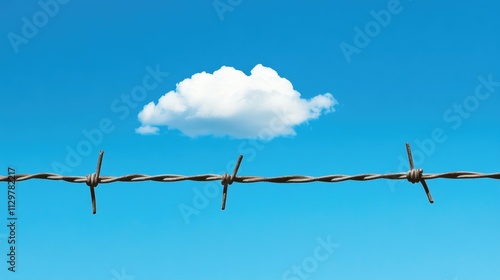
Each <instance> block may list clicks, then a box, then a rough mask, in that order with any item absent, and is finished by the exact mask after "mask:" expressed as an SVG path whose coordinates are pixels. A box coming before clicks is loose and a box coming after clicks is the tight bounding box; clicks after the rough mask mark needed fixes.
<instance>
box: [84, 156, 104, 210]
mask: <svg viewBox="0 0 500 280" xmlns="http://www.w3.org/2000/svg"><path fill="white" fill-rule="evenodd" d="M103 156H104V151H101V152H100V153H99V158H98V159H97V168H96V171H95V173H93V174H90V175H88V176H87V181H86V184H87V186H89V187H90V199H91V200H92V214H95V213H96V211H97V210H96V200H95V190H94V188H95V187H97V185H98V184H99V179H100V178H99V175H100V174H101V165H102V157H103Z"/></svg>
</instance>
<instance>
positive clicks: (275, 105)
mask: <svg viewBox="0 0 500 280" xmlns="http://www.w3.org/2000/svg"><path fill="white" fill-rule="evenodd" d="M335 104H337V102H336V100H335V99H334V98H333V96H332V95H331V94H330V93H325V94H322V95H317V96H315V97H313V98H312V99H309V100H306V99H302V98H301V97H300V93H299V92H298V91H296V90H294V89H293V86H292V83H291V82H290V81H288V80H287V79H285V78H282V77H280V76H279V75H278V73H277V72H276V71H274V70H273V69H272V68H269V67H265V66H262V65H261V64H258V65H257V66H255V67H254V68H253V69H252V71H251V74H250V75H249V76H247V75H246V74H245V73H243V72H242V71H240V70H236V69H234V68H233V67H227V66H222V67H221V68H220V69H219V70H217V71H215V72H214V73H213V74H210V73H206V72H201V73H197V74H194V75H193V76H192V77H191V78H187V79H185V80H183V81H182V82H180V83H178V84H177V88H176V89H175V90H172V91H169V92H168V93H166V94H165V95H163V96H162V97H161V98H160V99H159V100H158V102H157V104H155V103H154V102H150V103H149V104H147V105H146V106H144V108H143V109H142V111H141V112H140V113H139V116H138V117H139V121H140V122H141V124H142V125H141V127H139V128H137V129H136V132H137V133H141V134H151V133H153V134H157V133H158V126H167V127H168V128H169V129H177V130H180V131H181V132H182V133H183V134H185V135H188V136H190V137H195V136H201V135H214V136H224V135H228V136H231V137H235V138H260V139H263V138H265V139H272V138H274V137H278V136H287V135H295V131H294V129H293V127H294V126H296V125H299V124H302V123H304V122H307V121H308V120H311V119H317V118H319V116H320V115H321V114H324V113H329V112H333V111H334V105H335Z"/></svg>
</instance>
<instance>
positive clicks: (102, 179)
mask: <svg viewBox="0 0 500 280" xmlns="http://www.w3.org/2000/svg"><path fill="white" fill-rule="evenodd" d="M406 151H407V154H408V161H409V164H410V170H409V171H408V172H399V173H387V174H358V175H326V176H320V177H311V176H304V175H287V176H278V177H260V176H237V173H238V169H239V167H240V164H241V161H242V160H243V156H242V155H240V156H239V157H238V161H237V162H236V165H235V167H234V170H233V174H232V175H229V174H228V173H225V174H223V175H218V174H202V175H192V176H185V175H176V174H162V175H144V174H129V175H123V176H116V177H115V176H100V172H101V165H102V158H103V155H104V151H101V152H100V154H99V158H98V160H97V168H96V172H95V173H92V174H89V175H87V176H62V175H59V174H54V173H37V174H13V175H9V176H0V182H18V181H26V180H31V179H45V180H61V181H66V182H70V183H86V184H87V186H89V187H90V196H91V200H92V213H93V214H95V213H96V199H95V190H94V189H95V188H96V187H97V185H98V184H99V183H101V184H108V183H114V182H144V181H155V182H179V181H198V182H207V181H218V180H220V181H221V184H222V185H223V186H224V188H223V191H222V210H224V209H225V208H226V200H227V191H228V186H229V185H231V184H232V183H234V182H237V183H258V182H267V183H312V182H326V183H336V182H343V181H370V180H377V179H389V180H403V179H406V180H408V181H409V182H411V183H412V184H414V183H418V182H420V183H421V184H422V187H423V188H424V191H425V193H426V195H427V199H428V200H429V202H430V203H434V200H433V198H432V195H431V193H430V191H429V188H428V186H427V183H426V181H425V180H428V179H438V178H444V179H480V178H489V179H500V173H479V172H470V171H454V172H446V173H437V174H423V170H422V169H419V168H414V165H413V157H412V153H411V148H410V144H408V143H406Z"/></svg>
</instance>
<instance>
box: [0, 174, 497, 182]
mask: <svg viewBox="0 0 500 280" xmlns="http://www.w3.org/2000/svg"><path fill="white" fill-rule="evenodd" d="M12 177H14V178H15V180H16V181H26V180H31V179H43V180H61V181H66V182H70V183H86V182H87V176H62V175H59V174H54V173H37V174H15V175H11V176H0V182H7V181H9V180H12V179H9V178H12ZM224 178H225V177H224V175H218V174H202V175H192V176H185V175H176V174H162V175H152V176H151V175H145V174H129V175H123V176H117V177H115V176H100V177H99V179H98V183H99V184H107V183H114V182H143V181H155V182H179V181H198V182H208V181H218V180H223V179H224ZM421 178H422V179H425V180H427V179H438V178H443V179H481V178H483V179H484V178H488V179H500V173H479V172H469V171H455V172H446V173H437V174H431V173H429V174H422V175H421ZM377 179H389V180H403V179H408V172H400V173H388V174H358V175H327V176H321V177H311V176H304V175H287V176H277V177H260V176H234V179H233V181H234V182H238V183H258V182H267V183H311V182H327V183H335V182H343V181H370V180H377Z"/></svg>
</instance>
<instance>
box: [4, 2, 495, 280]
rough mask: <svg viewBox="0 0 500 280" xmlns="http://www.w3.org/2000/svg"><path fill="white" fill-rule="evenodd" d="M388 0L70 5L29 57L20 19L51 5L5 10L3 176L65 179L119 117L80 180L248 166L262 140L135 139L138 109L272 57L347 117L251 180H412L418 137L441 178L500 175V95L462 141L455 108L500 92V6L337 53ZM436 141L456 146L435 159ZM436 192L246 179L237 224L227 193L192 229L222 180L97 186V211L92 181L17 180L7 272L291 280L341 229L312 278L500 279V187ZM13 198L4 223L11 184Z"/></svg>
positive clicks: (448, 186) (419, 8)
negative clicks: (192, 82)
mask: <svg viewBox="0 0 500 280" xmlns="http://www.w3.org/2000/svg"><path fill="white" fill-rule="evenodd" d="M42 1H43V0H42ZM222 2H223V3H226V1H224V0H222ZM331 2H335V3H331ZM232 3H237V1H233V2H232ZM387 5H388V1H386V0H384V1H378V0H377V1H356V2H352V1H309V2H305V1H248V0H244V1H242V2H241V3H240V4H239V5H236V6H235V7H234V8H233V9H232V10H231V11H226V12H225V13H223V14H222V17H219V15H218V13H217V11H216V10H215V8H214V6H213V3H212V1H140V3H139V2H134V3H130V2H120V3H118V2H116V3H115V2H114V3H108V2H102V1H77V0H71V1H70V2H69V3H67V4H64V5H60V7H59V11H58V13H57V14H56V15H55V16H54V17H50V18H49V20H48V22H47V24H46V25H45V26H43V27H41V28H39V30H38V31H37V33H36V35H35V36H34V37H33V38H30V39H29V40H28V42H27V43H26V44H21V45H19V46H18V48H19V51H18V52H17V53H16V52H15V51H14V48H13V47H12V45H11V43H10V41H9V39H8V34H9V33H10V32H13V33H16V34H21V29H22V27H23V24H24V23H23V21H22V18H23V17H26V18H28V19H29V20H30V21H32V19H33V15H34V14H35V13H37V12H39V11H41V7H40V5H39V4H38V3H37V1H31V0H30V1H21V2H15V1H3V2H2V3H1V4H0V18H1V23H2V24H1V25H0V34H1V35H2V36H1V37H0V38H1V39H0V50H1V52H0V53H1V55H0V63H1V64H0V65H1V73H0V74H1V79H0V94H1V99H0V100H1V101H0V102H1V105H2V106H1V110H0V117H1V122H2V128H3V129H2V132H1V133H2V134H1V140H0V141H1V145H0V155H1V156H0V167H1V168H2V169H3V170H4V171H2V174H3V175H5V174H6V173H7V167H14V168H15V169H16V172H17V173H19V174H21V173H38V172H55V171H54V169H53V167H52V166H53V163H54V162H60V163H64V162H65V157H66V155H67V147H70V148H73V149H75V147H76V146H77V145H78V144H79V143H80V142H81V141H85V137H84V136H83V134H82V130H92V129H97V128H98V127H99V122H100V121H101V120H102V119H104V118H109V119H110V120H111V121H112V123H113V125H114V127H115V129H114V131H113V132H111V133H107V134H105V135H104V136H103V138H102V141H101V142H100V143H99V144H98V145H93V146H92V151H91V152H90V153H89V155H87V156H83V157H82V159H81V163H80V164H78V165H76V166H75V167H73V168H71V170H68V171H67V172H66V173H65V175H86V174H89V173H92V172H94V171H95V165H96V161H97V156H98V153H99V151H100V150H104V151H105V155H104V161H103V166H102V175H114V176H116V175H123V174H131V173H143V174H163V173H174V174H186V175H191V174H203V173H216V174H222V173H223V172H226V171H227V172H231V168H232V163H233V162H234V161H235V160H236V158H237V156H238V155H239V154H240V153H242V151H241V149H239V148H238V147H239V146H240V145H246V146H247V147H250V146H249V145H250V144H249V143H248V141H247V140H241V139H240V140H238V139H229V138H213V137H201V138H197V139H190V138H188V137H185V136H182V135H181V134H180V133H179V132H177V131H169V132H168V133H162V134H161V135H157V136H144V135H138V134H136V133H135V132H134V129H135V128H136V127H138V126H139V125H140V123H139V122H138V120H137V114H138V113H139V111H140V109H141V108H142V106H143V105H145V104H146V103H148V102H150V101H156V100H158V98H159V97H160V96H162V95H163V94H164V93H166V92H167V91H170V90H172V89H175V84H176V83H178V82H180V81H182V80H183V79H185V78H187V77H190V76H191V75H192V74H194V73H197V72H201V71H207V72H213V71H215V70H217V69H219V68H220V67H221V66H223V65H228V66H233V67H235V68H236V69H240V70H242V71H244V72H245V73H247V74H248V73H249V71H250V70H251V69H252V68H253V67H254V66H255V65H256V64H258V63H262V64H263V65H265V66H268V67H272V68H273V69H275V70H276V71H278V73H279V74H280V75H281V76H282V77H285V78H287V79H289V80H290V81H291V82H292V83H293V85H294V87H295V89H296V90H298V91H299V92H301V94H302V96H303V98H311V97H313V96H315V95H317V94H322V93H325V92H331V93H332V94H333V95H334V97H335V98H336V99H337V100H338V101H339V105H338V106H337V107H336V112H335V113H332V114H328V115H325V116H322V117H320V118H319V119H318V120H315V121H311V122H310V123H309V124H305V125H302V126H300V127H297V136H295V137H293V138H277V139H274V140H273V141H271V142H267V143H261V142H259V143H258V144H259V147H260V148H262V149H255V148H254V149H252V150H251V152H248V151H247V152H246V153H245V152H243V155H244V156H245V158H244V159H243V163H242V166H241V168H240V171H239V174H240V175H260V176H277V175H286V174H304V175H313V176H319V175H327V174H358V173H372V172H373V173H388V172H399V171H406V170H408V165H407V163H406V151H405V146H404V144H405V143H406V142H409V143H410V144H411V145H412V148H413V151H414V153H415V163H416V165H417V167H418V168H423V169H424V172H427V173H438V172H445V171H456V170H468V171H480V172H499V171H500V130H499V122H500V114H499V109H498V108H499V105H500V88H496V91H494V92H493V93H491V95H490V96H489V98H487V99H486V100H480V102H479V103H478V106H477V108H475V109H474V110H471V111H469V112H467V113H468V114H469V115H468V117H467V118H465V117H458V119H460V120H461V121H462V122H461V124H460V125H457V127H456V129H453V126H454V125H455V121H450V120H448V121H447V120H446V119H445V118H444V114H445V113H446V112H447V111H448V110H450V109H451V110H453V106H454V104H463V103H464V101H465V100H470V96H473V95H474V91H475V88H476V87H477V86H478V85H479V84H480V82H479V81H478V77H479V76H483V77H488V75H492V79H493V80H495V81H500V66H499V64H498V62H499V61H500V52H499V49H500V36H498V30H499V29H500V17H498V10H499V8H500V6H499V5H498V4H497V3H495V2H494V1H465V2H460V3H457V2H456V1H444V2H439V3H436V2H432V1H421V0H418V1H416V0H414V1H401V3H400V6H401V7H402V11H401V12H400V13H398V14H393V15H392V18H391V21H390V23H389V24H388V25H387V26H386V27H382V28H381V30H380V32H378V33H377V34H376V36H374V37H373V38H371V41H370V43H369V44H368V45H367V46H366V47H364V48H361V49H360V52H359V53H357V54H353V55H352V56H351V57H350V58H351V62H350V63H348V62H347V60H346V58H345V56H344V55H343V53H342V51H341V49H340V47H339V45H340V44H341V43H342V42H345V43H348V44H351V45H353V44H354V37H355V34H356V32H355V30H354V28H355V27H359V28H361V29H364V28H365V26H366V25H367V24H368V23H369V22H370V21H373V19H374V18H373V16H372V15H371V14H370V11H375V12H378V11H380V10H382V9H387ZM156 65H158V66H159V67H160V69H161V70H162V71H165V72H169V73H170V75H169V76H168V77H167V78H165V79H164V81H163V82H162V83H161V84H159V86H158V87H156V88H155V89H154V90H152V91H149V92H148V96H147V97H146V98H145V99H144V100H143V101H142V102H140V103H138V105H137V107H135V108H130V110H131V111H130V114H129V115H128V116H127V117H126V118H124V119H120V118H119V117H120V115H119V114H117V113H116V112H113V111H112V109H111V104H112V103H113V101H114V100H117V99H118V100H119V99H120V98H121V95H124V94H130V91H131V89H132V88H134V87H135V86H137V85H140V84H141V83H142V78H143V77H144V76H145V75H146V74H147V71H146V70H145V69H146V67H148V66H150V67H153V68H154V67H156ZM467 98H469V99H467ZM450 114H451V115H450V116H453V117H454V118H455V120H457V116H459V115H458V114H456V113H453V112H452V113H450ZM435 129H442V130H443V131H444V138H445V139H446V140H444V142H442V143H437V142H433V143H434V144H435V146H434V148H433V149H430V148H432V147H430V146H428V147H427V150H426V149H425V148H422V147H419V143H422V142H423V141H424V140H425V139H427V143H428V141H429V140H428V139H430V137H432V132H433V131H434V130H435ZM163 131H165V130H163ZM242 143H243V144H242ZM419 155H420V156H419ZM401 162H404V165H403V164H401ZM226 166H227V167H226ZM428 184H429V187H430V189H431V192H432V194H433V196H434V199H435V201H436V202H435V203H434V204H433V205H431V204H429V202H428V201H427V199H426V197H425V194H424V192H423V190H422V187H421V186H420V185H419V184H415V185H412V184H410V183H409V182H407V181H397V182H392V181H386V180H376V181H369V182H342V183H338V184H328V183H313V184H287V185H277V184H266V183H259V184H245V185H243V184H236V183H235V184H233V185H232V186H231V187H230V189H229V196H228V203H227V209H226V210H225V211H224V212H222V211H221V210H220V202H221V195H220V194H218V195H217V196H216V197H214V198H210V199H209V200H208V204H207V205H206V206H205V207H204V208H203V209H200V210H199V213H198V215H192V216H190V217H189V223H186V221H185V219H184V218H183V216H182V215H181V212H180V210H179V207H180V206H181V205H183V204H184V205H191V206H192V205H193V198H195V193H196V192H195V191H194V190H193V189H197V190H199V191H201V192H203V190H204V188H205V186H206V183H202V182H180V183H156V182H144V183H113V184H100V185H99V186H98V187H97V189H96V194H97V214H96V215H92V213H91V205H90V194H89V190H88V187H87V186H86V185H85V184H70V183H66V182H61V181H47V180H29V181H23V182H18V184H17V216H18V219H19V220H18V222H17V223H18V228H17V230H18V234H17V242H18V249H17V250H18V251H17V256H18V258H17V259H18V263H17V272H16V273H15V274H13V273H11V272H9V271H7V263H6V262H5V260H6V259H7V257H6V255H5V254H6V253H7V243H6V234H7V228H6V227H0V249H1V254H0V278H1V279H29V280H31V279H52V280H56V279H72V280H79V279H106V280H109V279H116V280H120V279H127V278H125V277H117V276H116V275H118V274H120V273H122V272H123V271H125V272H126V275H130V276H133V277H135V278H133V279H136V280H140V279H220V280H222V279H284V278H283V276H284V273H285V272H286V271H287V270H289V269H291V267H292V266H293V265H302V264H303V261H304V260H307V259H308V258H310V257H311V256H313V252H314V250H315V248H316V247H317V246H318V244H319V243H318V242H317V238H326V237H327V236H331V239H332V240H333V241H334V242H336V243H338V244H339V245H340V246H339V247H338V248H336V249H334V251H333V252H332V253H331V254H330V255H329V257H328V259H327V260H325V261H322V262H319V263H318V267H317V269H315V271H314V272H312V273H310V274H309V275H308V276H309V278H308V279H346V280H348V279H360V280H365V279H375V280H378V279H380V280H393V279H394V280H396V279H397V280H399V279H405V280H421V279H440V280H443V279H482V280H487V279H496V280H498V279H500V266H499V265H498V264H499V263H500V239H499V236H500V214H499V213H500V203H499V199H500V185H499V181H497V180H487V179H481V180H445V179H438V180H429V181H428ZM2 190H4V191H2V192H1V193H4V194H3V195H1V196H0V209H4V210H3V211H2V212H3V213H2V214H1V215H0V216H2V217H4V216H5V218H6V216H7V211H6V208H7V207H6V205H7V201H6V200H7V197H6V190H7V183H5V182H4V183H2ZM5 218H4V222H2V224H3V223H6V220H5ZM131 279H132V278H131ZM290 279H293V278H290ZM295 279H300V278H295Z"/></svg>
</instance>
